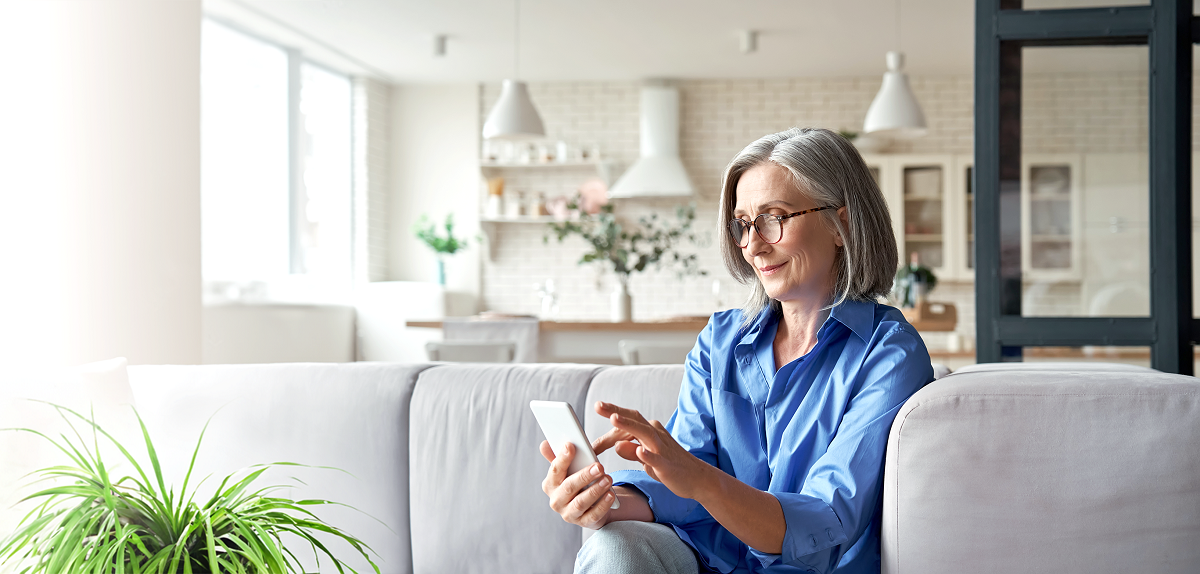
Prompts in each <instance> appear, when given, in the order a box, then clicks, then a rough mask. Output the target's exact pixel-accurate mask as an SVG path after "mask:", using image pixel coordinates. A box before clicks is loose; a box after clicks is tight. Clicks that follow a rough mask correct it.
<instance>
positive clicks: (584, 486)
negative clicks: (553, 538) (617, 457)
mask: <svg viewBox="0 0 1200 574" xmlns="http://www.w3.org/2000/svg"><path fill="white" fill-rule="evenodd" d="M541 451H542V456H544V457H546V460H548V461H550V470H548V471H546V479H545V480H543V481H542V492H545V493H546V496H548V497H550V508H552V509H554V511H555V512H557V513H558V515H559V516H562V519H563V520H565V521H567V522H569V523H571V524H575V525H577V526H582V527H584V528H590V529H592V530H598V529H599V528H600V527H601V526H604V525H605V524H607V523H608V513H609V511H610V508H611V506H612V503H613V500H614V497H613V493H612V492H609V487H610V486H612V477H610V476H608V475H607V474H604V467H602V466H601V465H600V463H598V462H597V463H596V464H593V465H590V466H588V467H587V468H584V469H583V470H580V471H579V472H577V473H575V474H572V475H570V476H567V468H569V467H570V466H571V461H572V460H573V459H574V458H575V445H572V444H570V443H567V445H566V447H565V448H563V450H562V452H560V453H559V454H558V456H555V455H554V450H553V449H551V448H550V443H549V442H548V441H542V446H541ZM597 479H598V480H597ZM593 481H594V482H595V484H592V485H591V486H588V485H589V484H591V483H592V482H593Z"/></svg>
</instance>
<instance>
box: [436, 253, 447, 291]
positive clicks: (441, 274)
mask: <svg viewBox="0 0 1200 574" xmlns="http://www.w3.org/2000/svg"><path fill="white" fill-rule="evenodd" d="M437 263H438V272H437V273H438V276H437V277H438V285H442V286H445V285H446V260H445V259H442V258H441V257H438V258H437Z"/></svg>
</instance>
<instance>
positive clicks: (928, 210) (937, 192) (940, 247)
mask: <svg viewBox="0 0 1200 574" xmlns="http://www.w3.org/2000/svg"><path fill="white" fill-rule="evenodd" d="M864 159H865V160H866V161H867V166H868V167H869V168H871V170H872V172H873V173H874V172H875V171H876V170H878V173H879V177H878V179H877V180H878V181H879V186H880V190H881V191H882V192H883V196H884V199H886V200H887V202H888V210H889V211H890V212H891V217H892V231H893V232H894V233H895V235H896V247H897V249H898V250H899V257H900V264H901V265H905V264H907V263H909V262H910V261H911V260H912V259H913V258H914V257H915V258H916V259H917V260H918V261H920V263H921V264H922V265H925V266H927V267H930V268H932V269H933V272H934V274H935V275H937V276H938V278H939V279H959V278H960V277H959V276H960V275H961V271H960V270H961V268H962V265H963V264H962V263H961V261H963V257H964V254H963V252H962V249H961V248H960V247H959V243H960V241H959V235H960V232H959V230H958V227H959V225H958V224H959V223H960V222H961V218H960V217H956V212H955V211H954V206H955V205H957V203H958V202H957V200H956V198H955V197H954V192H953V189H952V186H951V185H950V184H951V174H952V173H953V165H954V161H953V160H954V157H953V156H951V155H908V154H904V155H875V156H865V157H864Z"/></svg>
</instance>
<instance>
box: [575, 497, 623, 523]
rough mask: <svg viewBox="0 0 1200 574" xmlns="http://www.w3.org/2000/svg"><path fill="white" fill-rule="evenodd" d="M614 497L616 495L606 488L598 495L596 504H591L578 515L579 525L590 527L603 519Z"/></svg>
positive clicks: (610, 507) (610, 508)
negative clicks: (585, 510)
mask: <svg viewBox="0 0 1200 574" xmlns="http://www.w3.org/2000/svg"><path fill="white" fill-rule="evenodd" d="M614 498H616V495H614V494H613V493H612V491H611V490H606V491H605V492H604V493H603V494H601V495H600V499H599V500H597V501H596V504H593V505H592V507H591V508H589V509H588V511H587V512H584V513H583V515H582V516H580V517H579V525H580V526H582V527H584V528H591V527H592V526H594V525H595V524H597V523H599V522H600V521H601V520H603V519H604V515H606V514H608V511H609V510H612V503H613V499H614Z"/></svg>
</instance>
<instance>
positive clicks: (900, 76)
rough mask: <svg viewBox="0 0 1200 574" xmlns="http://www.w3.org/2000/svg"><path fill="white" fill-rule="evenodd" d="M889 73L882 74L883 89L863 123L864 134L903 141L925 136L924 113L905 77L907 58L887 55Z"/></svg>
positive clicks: (880, 90)
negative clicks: (905, 59) (905, 61)
mask: <svg viewBox="0 0 1200 574" xmlns="http://www.w3.org/2000/svg"><path fill="white" fill-rule="evenodd" d="M887 67H888V71H886V72H884V74H883V85H882V86H880V87H879V93H878V94H875V100H874V101H872V102H871V107H869V108H867V119H866V120H864V121H863V132H865V133H868V134H871V135H884V136H891V137H896V138H901V139H910V138H916V137H920V136H923V135H925V131H926V127H925V113H924V112H922V111H921V105H920V104H918V103H917V97H916V96H914V95H913V93H912V88H911V87H909V85H908V75H907V74H905V73H904V54H902V53H900V52H888V53H887Z"/></svg>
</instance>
